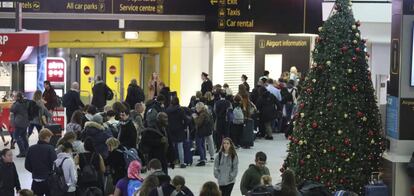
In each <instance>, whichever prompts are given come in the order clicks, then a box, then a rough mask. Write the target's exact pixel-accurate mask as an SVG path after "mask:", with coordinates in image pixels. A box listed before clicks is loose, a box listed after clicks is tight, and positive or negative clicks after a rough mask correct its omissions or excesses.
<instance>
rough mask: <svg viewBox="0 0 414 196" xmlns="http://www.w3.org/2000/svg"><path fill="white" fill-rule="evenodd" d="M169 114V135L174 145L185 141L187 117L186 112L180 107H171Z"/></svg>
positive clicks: (168, 109)
mask: <svg viewBox="0 0 414 196" xmlns="http://www.w3.org/2000/svg"><path fill="white" fill-rule="evenodd" d="M167 114H168V133H169V134H168V135H169V138H170V139H171V142H173V143H179V142H183V141H184V140H185V136H186V135H185V125H186V117H185V114H184V110H183V109H182V108H181V107H180V106H179V105H174V106H173V105H171V106H170V107H168V108H167Z"/></svg>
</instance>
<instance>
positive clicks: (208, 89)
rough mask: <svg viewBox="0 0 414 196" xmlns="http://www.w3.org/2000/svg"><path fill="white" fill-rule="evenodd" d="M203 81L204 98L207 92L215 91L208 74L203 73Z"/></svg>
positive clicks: (202, 91)
mask: <svg viewBox="0 0 414 196" xmlns="http://www.w3.org/2000/svg"><path fill="white" fill-rule="evenodd" d="M201 79H202V80H203V84H201V93H202V94H203V96H204V95H205V94H206V92H212V91H213V83H212V82H211V80H210V79H209V78H208V74H207V73H205V72H203V73H201Z"/></svg>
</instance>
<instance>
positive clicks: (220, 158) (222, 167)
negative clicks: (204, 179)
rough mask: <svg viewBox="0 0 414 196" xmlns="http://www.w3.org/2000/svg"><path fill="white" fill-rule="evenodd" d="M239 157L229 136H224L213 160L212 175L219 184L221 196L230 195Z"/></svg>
mask: <svg viewBox="0 0 414 196" xmlns="http://www.w3.org/2000/svg"><path fill="white" fill-rule="evenodd" d="M238 167H239V159H238V157H237V153H236V150H235V147H234V143H233V141H231V139H230V138H224V139H223V142H222V144H221V149H220V152H219V153H218V154H217V156H216V159H215V160H214V177H215V178H216V179H217V181H218V184H219V186H220V191H221V195H222V196H231V192H232V190H233V186H234V183H235V182H236V177H237V173H238Z"/></svg>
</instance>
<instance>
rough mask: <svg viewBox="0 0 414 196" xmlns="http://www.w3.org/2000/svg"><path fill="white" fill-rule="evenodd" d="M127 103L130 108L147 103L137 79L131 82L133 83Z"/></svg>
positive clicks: (129, 88) (129, 87)
mask: <svg viewBox="0 0 414 196" xmlns="http://www.w3.org/2000/svg"><path fill="white" fill-rule="evenodd" d="M125 101H126V102H127V103H128V104H129V106H131V108H132V107H134V106H135V104H137V103H141V102H144V101H145V94H144V91H143V90H142V88H141V87H140V86H138V83H137V80H136V79H132V80H131V83H130V84H129V86H128V94H127V96H126V99H125Z"/></svg>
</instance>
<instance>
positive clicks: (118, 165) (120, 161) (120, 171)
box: [105, 145, 128, 185]
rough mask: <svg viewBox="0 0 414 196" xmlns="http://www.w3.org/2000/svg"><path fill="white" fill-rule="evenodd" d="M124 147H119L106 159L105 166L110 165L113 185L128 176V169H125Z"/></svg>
mask: <svg viewBox="0 0 414 196" xmlns="http://www.w3.org/2000/svg"><path fill="white" fill-rule="evenodd" d="M123 150H124V147H123V146H121V145H120V146H118V148H117V149H115V150H113V151H112V152H109V156H108V158H107V159H105V163H106V164H105V165H109V167H110V171H111V174H112V178H113V184H114V185H115V184H116V183H117V182H118V180H120V179H122V178H124V177H126V176H127V171H128V168H125V160H124V154H123V153H122V152H123Z"/></svg>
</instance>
